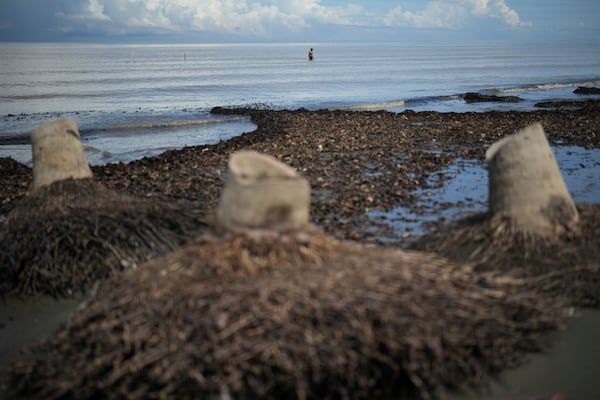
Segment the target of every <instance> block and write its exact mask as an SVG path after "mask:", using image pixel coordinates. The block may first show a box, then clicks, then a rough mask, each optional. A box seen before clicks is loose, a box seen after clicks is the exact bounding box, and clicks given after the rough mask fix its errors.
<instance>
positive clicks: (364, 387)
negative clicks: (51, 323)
mask: <svg viewBox="0 0 600 400" xmlns="http://www.w3.org/2000/svg"><path fill="white" fill-rule="evenodd" d="M237 156H239V155H237ZM233 157H234V159H235V157H236V155H234V156H233ZM242 157H244V155H242ZM256 157H258V156H257V155H250V158H252V159H256ZM238 161H239V160H238ZM259 162H260V161H259ZM232 179H235V178H232ZM302 187H303V185H298V187H296V189H298V188H300V192H301V193H302V190H303V189H302ZM292 191H293V190H292ZM249 198H255V199H256V198H261V197H260V196H258V197H255V196H250V197H249ZM270 199H273V198H270ZM275 199H276V200H275V201H272V202H271V203H270V208H271V209H273V210H278V209H280V207H279V206H282V207H283V206H284V205H285V204H288V205H289V202H288V201H287V200H286V199H282V198H277V197H275ZM261 200H263V199H262V198H261ZM269 201H270V200H269ZM248 206H253V205H251V204H248ZM276 214H277V215H278V216H279V217H281V216H282V215H284V214H282V213H278V212H276ZM293 214H294V213H293V212H290V213H285V215H287V216H290V215H293ZM221 215H223V214H221ZM219 222H220V224H221V225H225V224H224V223H223V221H219ZM271 222H272V219H271V218H269V217H265V218H263V219H262V223H261V224H259V225H258V226H257V225H253V228H252V229H247V228H246V229H241V228H240V226H235V227H234V228H233V229H228V230H226V231H224V232H223V231H220V233H217V231H213V232H212V233H206V234H205V235H203V236H202V237H200V238H197V239H196V240H195V241H194V242H193V243H190V244H188V245H186V246H185V247H183V248H181V249H179V250H177V251H175V252H173V253H170V254H168V255H166V256H164V257H161V258H158V259H154V260H152V261H150V262H148V263H146V264H145V265H144V266H143V267H142V268H140V269H139V270H137V271H125V272H124V273H122V274H119V275H118V276H115V277H113V278H110V279H109V280H108V281H105V282H103V283H102V284H101V285H100V287H99V288H98V290H97V291H96V294H95V297H94V298H93V299H91V300H90V302H89V303H88V304H87V306H86V307H85V308H84V309H82V310H80V311H79V312H78V313H77V314H76V315H75V317H74V318H73V319H72V320H71V321H70V322H69V323H68V324H67V325H66V326H65V327H64V328H63V329H62V330H61V331H59V332H57V333H56V334H55V335H54V336H52V337H51V338H50V339H49V340H47V341H46V342H44V343H41V344H39V345H37V346H35V347H33V348H31V349H29V350H28V351H27V352H26V353H24V354H23V355H22V357H21V358H20V360H19V361H17V362H16V363H15V364H14V365H13V371H12V375H11V389H12V391H13V393H14V394H15V395H16V397H22V398H28V399H36V398H62V399H89V398H96V397H97V396H98V395H99V394H101V395H102V396H103V397H107V398H130V399H142V398H143V399H146V398H176V399H192V398H208V399H210V398H232V399H257V398H261V399H294V398H296V399H342V398H353V399H372V398H394V399H398V398H399V399H402V398H411V399H414V398H430V397H433V396H435V395H437V394H438V393H440V392H441V391H443V389H444V388H447V387H455V386H458V385H468V384H473V385H476V384H479V383H481V382H482V380H483V377H484V376H486V375H487V374H489V373H494V372H497V371H499V370H501V369H503V368H506V367H509V366H512V365H514V364H515V363H516V362H518V361H519V359H520V356H521V355H522V354H523V353H524V352H528V351H537V350H540V349H541V348H543V347H544V345H545V344H547V342H548V339H549V337H550V335H549V334H550V333H552V332H553V331H555V330H556V329H557V328H559V327H561V325H562V319H563V311H562V310H563V308H562V304H561V303H560V302H558V301H556V300H555V299H550V298H543V297H539V296H537V295H536V294H533V293H531V292H529V291H527V290H524V288H523V284H522V282H521V281H519V280H517V279H507V278H505V277H501V276H496V275H492V274H485V273H482V274H473V273H471V271H470V270H469V269H468V268H463V267H461V266H458V265H456V264H453V263H450V262H448V261H447V260H446V259H443V258H441V257H439V256H436V255H433V254H429V253H417V252H406V251H401V250H398V249H392V248H389V247H388V248H386V247H380V246H374V245H364V244H359V243H356V242H350V241H341V240H337V239H334V238H332V237H330V236H327V235H325V234H324V233H323V232H322V231H321V230H320V229H317V228H315V227H313V226H310V225H306V224H301V225H302V226H301V227H300V228H297V229H289V224H287V223H283V224H282V223H281V222H286V221H285V219H283V220H282V219H278V223H276V224H274V225H271V224H270V223H271ZM287 222H290V221H287ZM282 227H285V229H283V230H281V229H282ZM231 231H233V232H231Z"/></svg>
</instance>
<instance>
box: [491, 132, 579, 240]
mask: <svg viewBox="0 0 600 400" xmlns="http://www.w3.org/2000/svg"><path fill="white" fill-rule="evenodd" d="M486 159H487V160H488V164H489V211H490V213H491V214H492V215H493V216H499V217H505V218H509V219H510V221H511V223H512V224H513V226H514V227H515V228H516V229H517V230H519V231H523V232H526V233H530V234H534V235H540V236H556V235H559V234H561V233H564V232H565V231H567V230H571V229H573V228H574V227H575V225H576V224H577V222H578V220H579V215H578V213H577V208H576V207H575V204H574V203H573V200H572V198H571V196H570V194H569V191H568V190H567V187H566V185H565V182H564V180H563V178H562V175H561V172H560V170H559V168H558V164H557V162H556V159H555V158H554V154H553V153H552V149H551V148H550V145H549V143H548V141H547V139H546V135H545V133H544V130H543V128H542V126H541V125H540V124H539V123H536V124H533V125H530V126H528V127H527V128H525V129H523V130H521V131H519V132H517V133H516V134H514V135H511V136H508V137H506V138H503V139H501V140H500V141H498V142H496V143H494V144H493V145H492V146H490V148H489V149H488V150H487V152H486Z"/></svg>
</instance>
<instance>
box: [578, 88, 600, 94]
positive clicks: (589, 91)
mask: <svg viewBox="0 0 600 400" xmlns="http://www.w3.org/2000/svg"><path fill="white" fill-rule="evenodd" d="M573 93H576V94H600V88H597V87H589V86H579V87H578V88H577V89H575V90H574V91H573Z"/></svg>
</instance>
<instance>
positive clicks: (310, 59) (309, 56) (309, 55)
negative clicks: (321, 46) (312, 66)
mask: <svg viewBox="0 0 600 400" xmlns="http://www.w3.org/2000/svg"><path fill="white" fill-rule="evenodd" d="M312 60H313V49H312V47H311V48H310V50H309V51H308V61H312Z"/></svg>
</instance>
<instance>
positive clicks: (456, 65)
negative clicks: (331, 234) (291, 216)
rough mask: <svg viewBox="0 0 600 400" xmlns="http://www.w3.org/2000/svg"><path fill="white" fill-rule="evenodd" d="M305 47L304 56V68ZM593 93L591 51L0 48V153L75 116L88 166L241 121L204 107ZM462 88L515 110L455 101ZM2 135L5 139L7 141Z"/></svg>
mask: <svg viewBox="0 0 600 400" xmlns="http://www.w3.org/2000/svg"><path fill="white" fill-rule="evenodd" d="M309 47H314V49H315V60H314V61H312V62H309V61H308V60H307V52H308V49H309ZM584 85H585V86H597V85H600V43H599V42H593V43H592V42H590V43H529V44H506V43H468V44H428V43H418V44H417V43H387V42H386V43H317V44H314V43H311V44H306V43H277V44H193V45H189V44H186V45H146V44H144V45H138V44H136V45H120V44H63V43H61V44H47V43H45V44H22V43H4V44H0V121H1V127H0V144H3V145H2V146H0V156H5V155H7V154H12V155H14V156H15V158H18V159H20V160H22V161H25V162H28V160H23V159H24V158H25V159H27V158H28V159H29V160H30V158H31V157H30V154H29V153H30V150H29V149H28V147H27V146H25V145H26V144H27V140H28V136H29V135H30V133H31V130H32V129H33V128H34V127H35V126H36V125H38V124H39V123H41V122H44V121H47V120H50V119H54V118H59V117H66V118H72V119H75V120H76V121H77V123H78V125H79V128H80V131H81V133H82V136H83V141H84V145H85V146H87V147H86V149H87V153H88V158H89V159H90V162H91V163H93V164H99V163H104V162H112V161H118V160H123V161H128V160H130V159H134V158H138V157H141V156H144V155H152V154H156V153H157V152H160V151H164V150H165V149H168V148H178V147H183V146H186V145H196V144H203V143H211V142H216V141H218V140H221V139H226V138H229V137H231V136H235V135H239V134H240V133H241V132H244V131H250V130H252V129H253V125H252V124H251V123H250V122H249V121H248V120H247V119H245V118H239V117H223V116H218V117H216V116H211V115H210V113H209V110H210V109H211V108H212V107H215V106H261V107H271V108H275V109H280V108H298V107H306V108H309V109H318V108H349V109H366V110H369V109H387V110H390V111H402V110H404V109H412V110H417V111H419V110H435V111H482V110H487V109H531V108H532V107H533V104H534V103H535V102H537V101H540V100H547V99H553V98H575V97H577V95H574V94H573V93H572V92H573V90H574V89H575V88H576V87H577V86H584ZM468 91H479V92H490V93H497V94H504V93H506V94H512V95H518V96H520V97H522V98H523V99H524V101H523V102H521V103H517V104H514V103H511V104H499V103H487V104H474V105H467V104H465V102H464V101H463V100H462V99H461V97H460V95H461V94H463V93H465V92H468ZM8 138H10V139H8Z"/></svg>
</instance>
